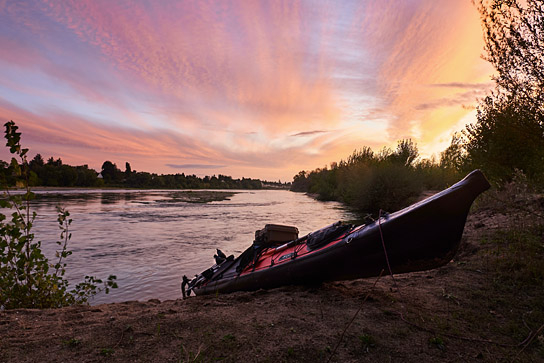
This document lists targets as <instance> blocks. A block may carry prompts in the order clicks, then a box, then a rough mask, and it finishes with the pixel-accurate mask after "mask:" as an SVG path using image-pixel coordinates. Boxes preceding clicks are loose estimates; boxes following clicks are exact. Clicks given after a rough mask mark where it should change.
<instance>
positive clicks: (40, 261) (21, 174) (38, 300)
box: [0, 121, 117, 310]
mask: <svg viewBox="0 0 544 363" xmlns="http://www.w3.org/2000/svg"><path fill="white" fill-rule="evenodd" d="M4 126H5V128H6V130H5V137H6V140H7V143H6V146H7V147H9V149H10V152H11V153H12V154H13V155H14V156H17V157H18V159H19V161H18V160H17V159H16V158H15V157H13V158H12V159H11V163H10V167H9V168H10V171H11V174H12V175H10V176H9V177H11V178H14V179H15V180H16V185H22V186H23V187H24V193H23V194H14V193H12V192H10V190H9V188H8V187H7V185H8V184H7V182H8V181H7V180H6V179H7V178H6V175H3V177H2V176H0V177H2V184H3V186H4V187H5V191H4V195H3V197H2V198H1V199H0V207H1V208H5V209H8V211H9V212H8V213H7V215H6V214H4V213H0V310H1V309H13V308H55V307H62V306H66V305H72V304H82V303H86V302H87V301H88V300H89V299H90V298H91V297H93V296H94V295H96V294H97V293H99V292H100V291H105V293H108V292H109V289H110V288H116V287H117V284H116V283H115V279H116V277H115V276H113V275H110V276H109V277H108V279H107V280H106V281H104V282H103V281H102V280H100V279H97V278H95V277H93V276H86V277H85V280H84V281H83V282H81V283H79V284H77V285H75V286H74V287H73V288H72V289H71V290H69V282H68V280H66V279H65V277H64V275H65V268H66V263H65V259H66V258H67V257H68V256H70V255H71V254H72V252H71V251H70V250H68V242H69V240H70V238H71V234H70V232H69V227H70V224H71V223H72V220H71V219H70V218H69V216H70V213H69V212H67V211H65V210H63V209H62V208H59V209H58V225H59V227H60V230H61V233H60V240H59V241H58V242H57V244H58V245H59V247H60V250H59V251H57V253H56V262H55V263H52V262H50V261H49V260H48V259H47V257H45V255H44V254H43V253H42V250H41V242H40V241H38V242H36V241H35V238H34V237H35V236H34V234H33V233H32V225H33V223H34V220H35V218H36V212H32V211H31V203H30V202H31V201H32V200H33V199H34V198H35V195H34V193H32V192H31V190H30V187H29V180H30V177H31V176H30V169H29V165H28V161H27V153H28V149H23V148H22V147H21V144H20V140H21V133H20V132H17V129H18V127H17V126H16V125H15V123H14V122H13V121H10V122H7V123H6V124H5V125H4ZM97 284H103V286H100V287H99V286H97Z"/></svg>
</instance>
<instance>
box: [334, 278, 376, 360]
mask: <svg viewBox="0 0 544 363" xmlns="http://www.w3.org/2000/svg"><path fill="white" fill-rule="evenodd" d="M382 275H383V269H382V271H381V272H380V275H379V276H378V278H377V279H376V281H374V285H372V288H371V289H370V291H369V292H368V293H367V294H366V296H365V298H364V299H363V302H361V306H359V309H357V311H356V312H355V314H354V315H353V317H352V318H351V320H350V321H349V323H348V325H346V327H345V328H344V331H343V332H342V335H341V336H340V339H338V343H336V346H335V347H334V350H333V351H332V353H331V355H330V357H329V359H328V360H327V363H329V362H330V361H331V359H332V357H334V354H335V353H336V350H337V349H338V347H339V346H340V343H342V340H343V339H344V335H345V334H346V331H347V330H348V329H349V327H350V326H351V324H352V323H353V321H354V320H355V318H356V317H357V315H358V314H359V313H360V312H361V310H363V304H364V303H365V302H366V300H367V299H368V297H369V296H370V294H371V293H372V292H373V291H374V288H375V287H376V284H377V283H378V281H379V280H380V278H381V277H382Z"/></svg>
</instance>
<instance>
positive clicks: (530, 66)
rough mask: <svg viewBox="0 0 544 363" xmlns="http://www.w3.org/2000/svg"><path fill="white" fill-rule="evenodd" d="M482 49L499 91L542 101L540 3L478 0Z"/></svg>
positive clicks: (543, 24) (543, 23)
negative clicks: (490, 65) (496, 73)
mask: <svg viewBox="0 0 544 363" xmlns="http://www.w3.org/2000/svg"><path fill="white" fill-rule="evenodd" d="M478 10H479V11H480V14H481V19H482V25H483V28H484V40H485V51H486V53H487V55H486V56H485V59H486V60H488V61H489V62H490V63H491V64H493V66H494V67H495V69H496V70H497V72H498V75H497V76H496V77H495V78H494V79H495V81H496V83H497V86H498V89H499V90H500V91H501V92H506V93H509V94H513V95H515V96H520V97H523V98H528V99H530V100H532V101H533V104H535V105H539V106H540V107H539V108H540V111H541V112H542V104H543V102H544V2H543V1H542V0H524V1H519V0H509V1H504V0H479V4H478Z"/></svg>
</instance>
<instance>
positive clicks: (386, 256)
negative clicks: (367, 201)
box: [378, 209, 399, 291]
mask: <svg viewBox="0 0 544 363" xmlns="http://www.w3.org/2000/svg"><path fill="white" fill-rule="evenodd" d="M382 212H383V210H382V209H380V212H379V213H378V229H379V230H380V238H381V240H382V247H383V253H384V254H385V262H387V268H388V269H389V275H391V278H392V279H393V285H395V288H396V289H397V291H398V290H399V289H398V286H397V281H396V280H395V277H394V276H393V271H392V270H391V265H390V264H389V256H388V255H387V249H386V248H385V241H384V239H383V232H382Z"/></svg>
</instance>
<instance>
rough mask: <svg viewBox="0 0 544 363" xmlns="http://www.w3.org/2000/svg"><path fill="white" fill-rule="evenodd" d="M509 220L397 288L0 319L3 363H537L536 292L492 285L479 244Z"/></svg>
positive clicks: (358, 284)
mask: <svg viewBox="0 0 544 363" xmlns="http://www.w3.org/2000/svg"><path fill="white" fill-rule="evenodd" d="M511 213H512V211H508V210H506V211H498V210H496V209H492V208H479V209H478V210H476V212H473V213H472V214H471V215H470V216H469V219H468V221H467V225H466V228H465V233H464V236H463V241H462V245H461V249H460V251H459V252H458V254H457V255H456V257H455V259H454V260H453V261H452V262H450V263H449V264H447V265H446V266H444V267H442V268H439V269H435V270H432V271H424V272H417V273H410V274H404V275H395V279H394V280H393V279H392V278H391V277H390V276H382V277H381V278H371V279H361V280H355V281H347V282H335V283H326V284H323V285H321V286H319V287H304V286H291V287H284V288H279V289H274V290H268V291H264V290H260V291H256V292H238V293H233V294H228V295H216V296H202V297H192V298H189V299H186V300H181V299H180V300H175V301H162V302H161V301H158V300H149V301H147V302H137V301H128V302H124V303H116V304H105V305H97V306H74V307H67V308H62V309H52V310H10V311H3V312H0V361H2V362H46V361H48V362H74V361H80V362H101V361H112V362H193V361H196V362H199V361H201V362H209V361H225V362H239V361H245V362H267V361H270V362H278V361H280V362H283V361H286V362H287V361H293V362H298V361H303V362H327V361H329V359H330V361H332V362H364V361H369V362H468V361H483V362H489V361H491V362H495V361H538V360H541V361H544V331H543V330H542V324H543V323H544V321H542V317H543V316H544V315H543V312H542V310H543V307H542V306H543V304H544V303H542V301H541V300H543V297H544V295H543V294H542V291H541V290H542V289H541V287H536V288H535V287H524V288H523V289H520V290H502V288H500V287H497V286H496V275H495V274H494V271H495V270H494V268H492V267H490V257H489V256H490V253H489V251H490V249H493V248H494V247H493V246H490V245H486V244H485V243H482V242H481V240H482V238H484V237H485V236H486V235H487V234H492V233H496V231H497V230H500V229H501V228H503V227H504V226H505V225H506V224H508V223H509V221H511ZM543 242H544V241H543ZM543 247H544V243H543ZM512 291H518V292H516V293H513V292H512ZM535 299H537V300H535ZM534 301H541V302H540V305H539V304H538V303H537V304H535V303H534ZM539 329H540V330H539Z"/></svg>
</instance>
